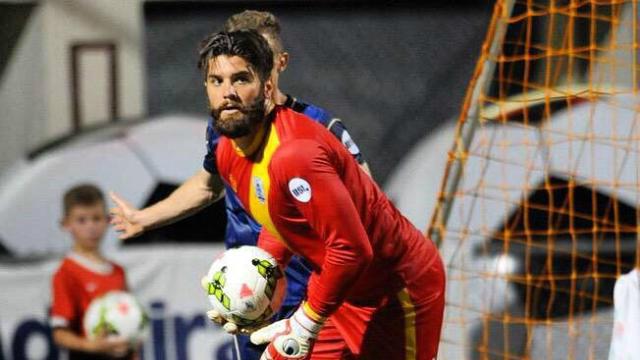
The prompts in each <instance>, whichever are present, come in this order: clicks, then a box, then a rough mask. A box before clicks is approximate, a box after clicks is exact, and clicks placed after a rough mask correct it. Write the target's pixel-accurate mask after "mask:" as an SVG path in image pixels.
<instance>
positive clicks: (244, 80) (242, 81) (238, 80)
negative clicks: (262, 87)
mask: <svg viewBox="0 0 640 360" xmlns="http://www.w3.org/2000/svg"><path fill="white" fill-rule="evenodd" d="M235 82H236V84H246V83H248V82H249V79H247V78H245V77H240V78H237V79H236V81H235Z"/></svg>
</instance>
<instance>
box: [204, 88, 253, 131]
mask: <svg viewBox="0 0 640 360" xmlns="http://www.w3.org/2000/svg"><path fill="white" fill-rule="evenodd" d="M231 106H232V107H233V108H234V109H237V110H238V111H237V112H236V113H235V114H232V115H230V116H227V117H225V118H221V113H222V111H224V110H225V109H228V108H229V107H231ZM211 117H212V118H213V128H214V130H215V131H216V132H217V133H218V134H220V135H222V136H226V137H228V138H231V139H235V138H239V137H243V136H246V135H249V133H251V129H252V128H253V127H254V126H255V125H256V124H260V123H261V122H262V121H263V120H264V117H265V96H264V92H260V94H259V95H258V96H257V97H256V98H255V100H254V101H253V102H252V103H250V104H248V105H242V104H239V103H236V102H232V103H229V104H225V105H223V106H221V107H219V108H212V109H211Z"/></svg>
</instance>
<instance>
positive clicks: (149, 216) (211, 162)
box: [112, 10, 369, 360]
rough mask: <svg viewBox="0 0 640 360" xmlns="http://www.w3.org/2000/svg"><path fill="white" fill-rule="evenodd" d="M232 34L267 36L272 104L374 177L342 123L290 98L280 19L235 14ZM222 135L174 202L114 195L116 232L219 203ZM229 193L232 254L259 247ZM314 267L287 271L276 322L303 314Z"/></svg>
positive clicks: (299, 265) (252, 226) (255, 349)
mask: <svg viewBox="0 0 640 360" xmlns="http://www.w3.org/2000/svg"><path fill="white" fill-rule="evenodd" d="M224 28H225V30H226V31H236V30H242V29H247V30H255V31H258V32H259V33H260V35H262V36H263V37H264V38H265V40H267V43H268V44H269V46H270V48H271V50H272V52H273V64H274V66H273V69H272V71H271V81H272V83H273V86H274V91H273V95H272V97H271V98H272V101H273V102H274V103H275V104H278V105H282V106H285V107H287V108H290V109H292V110H294V111H296V112H299V113H301V114H304V115H306V117H301V119H305V120H313V121H316V122H318V123H320V124H322V125H323V126H324V127H326V128H327V129H328V130H329V131H330V132H331V133H332V134H333V135H334V136H335V137H336V138H337V139H339V140H340V141H341V142H342V144H343V145H344V146H345V148H346V149H347V150H348V151H349V153H350V154H351V155H352V157H353V158H354V159H355V160H356V161H357V162H358V164H359V165H360V167H361V168H362V169H363V170H364V171H365V172H367V173H369V169H368V166H367V164H366V162H365V161H364V158H363V156H362V155H361V153H360V150H359V148H358V146H357V145H356V144H355V143H354V142H353V140H352V139H351V136H350V135H349V133H348V132H347V129H346V128H345V126H344V125H343V123H342V121H341V120H339V119H337V118H333V117H331V116H330V115H329V114H328V113H327V112H326V111H325V110H323V109H321V108H319V107H317V106H314V105H311V104H307V103H305V102H302V101H300V100H298V99H296V98H294V97H292V96H290V95H286V94H284V93H283V92H282V91H281V90H280V89H279V88H278V83H279V81H278V80H279V76H280V73H282V72H283V71H284V70H285V69H286V67H287V64H288V61H289V54H288V53H287V52H286V51H285V50H284V48H283V45H282V39H281V37H280V23H279V21H278V19H277V18H276V17H275V16H274V15H273V14H271V13H269V12H262V11H253V10H247V11H244V12H242V13H238V14H235V15H233V16H231V17H229V19H227V21H226V22H225V25H224ZM218 140H219V135H218V134H217V133H216V132H215V131H214V128H213V121H210V122H209V126H208V127H207V154H206V155H205V159H204V163H203V167H204V170H203V171H201V172H200V173H199V174H197V175H196V176H194V177H193V178H192V179H190V180H188V181H187V182H186V183H185V184H184V186H185V187H181V188H179V189H177V190H176V192H175V193H174V194H172V195H171V196H170V197H169V198H167V199H165V200H164V201H161V202H160V203H158V204H156V205H154V206H152V207H151V208H148V209H143V210H140V211H138V210H136V209H134V208H133V207H131V206H130V205H129V204H127V203H126V201H124V200H122V199H120V198H119V197H118V196H117V195H114V201H115V202H116V203H117V204H118V208H116V209H114V210H112V215H114V216H113V221H112V222H113V223H114V225H116V228H117V229H119V230H123V234H122V236H121V237H122V238H128V237H132V236H136V235H139V234H140V233H141V232H142V231H143V230H147V229H149V228H154V227H158V226H161V225H163V224H166V223H169V222H172V221H174V220H176V219H179V218H181V217H184V216H186V215H189V214H191V212H192V211H195V210H197V209H200V208H201V207H203V206H206V205H208V204H209V203H211V202H213V201H215V200H217V199H218V198H219V194H220V185H222V183H221V182H220V180H219V179H218V178H217V177H218V175H217V169H216V164H215V156H216V146H217V144H218ZM192 186H193V187H197V188H207V187H208V186H212V187H214V188H215V187H216V186H218V188H217V189H216V190H215V191H208V190H205V191H204V192H202V193H200V197H201V198H202V199H200V198H199V197H198V196H195V197H193V198H192V199H194V201H193V202H192V203H189V202H185V201H184V199H185V197H184V195H183V194H184V193H185V190H186V192H189V187H192ZM225 187H226V188H227V189H226V191H225V192H224V193H226V195H225V206H226V210H227V211H226V213H227V231H226V236H225V246H226V247H227V248H233V247H238V246H242V245H256V243H257V239H258V234H259V232H260V229H261V226H260V224H258V223H257V222H256V221H255V220H253V218H251V216H249V215H248V214H247V213H246V212H245V211H244V209H243V207H242V205H241V204H240V201H239V200H238V198H237V197H236V196H235V194H234V192H233V190H232V189H231V188H229V187H228V186H225ZM310 269H311V265H310V264H309V263H308V262H307V261H306V260H304V259H303V258H301V257H299V256H294V257H293V258H292V260H291V261H290V262H289V265H288V266H287V268H286V269H285V275H286V278H287V295H286V298H285V299H284V302H283V305H282V308H281V310H280V311H279V312H278V313H277V314H276V315H275V317H274V318H275V320H279V319H283V318H288V317H289V316H291V314H292V313H293V311H294V310H295V309H297V308H298V306H299V305H300V303H301V302H302V299H303V298H304V296H305V293H306V287H307V281H308V279H309V276H310V274H311V270H310ZM239 342H240V350H241V356H242V359H243V360H250V359H258V358H259V357H260V355H261V354H262V352H263V350H264V346H255V345H252V344H251V343H250V342H249V338H248V336H240V337H239Z"/></svg>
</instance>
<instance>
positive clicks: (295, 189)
mask: <svg viewBox="0 0 640 360" xmlns="http://www.w3.org/2000/svg"><path fill="white" fill-rule="evenodd" d="M289 191H290V192H291V195H293V197H294V198H296V200H298V201H300V202H303V203H306V202H309V200H311V185H309V183H308V182H307V180H305V179H303V178H299V177H295V178H293V179H291V180H289Z"/></svg>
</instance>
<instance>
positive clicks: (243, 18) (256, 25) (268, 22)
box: [224, 10, 283, 53]
mask: <svg viewBox="0 0 640 360" xmlns="http://www.w3.org/2000/svg"><path fill="white" fill-rule="evenodd" d="M238 30H255V31H257V32H258V33H259V34H262V35H267V36H268V37H269V38H270V39H271V40H272V42H273V45H274V49H273V50H274V52H276V53H280V52H282V51H283V46H282V39H281V38H280V21H278V18H277V17H276V16H275V15H273V14H272V13H270V12H268V11H256V10H245V11H243V12H241V13H237V14H233V15H231V16H230V17H229V18H228V19H227V21H225V23H224V31H238Z"/></svg>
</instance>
